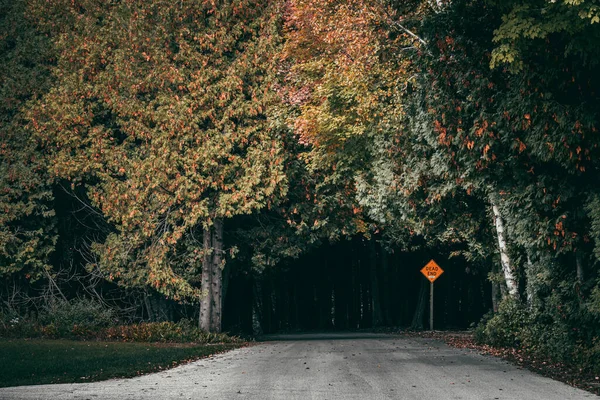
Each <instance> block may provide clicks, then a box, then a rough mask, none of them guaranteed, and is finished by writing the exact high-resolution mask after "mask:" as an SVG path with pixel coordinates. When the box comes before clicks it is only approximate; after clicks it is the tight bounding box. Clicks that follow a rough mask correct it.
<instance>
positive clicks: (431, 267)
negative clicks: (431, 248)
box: [421, 260, 444, 331]
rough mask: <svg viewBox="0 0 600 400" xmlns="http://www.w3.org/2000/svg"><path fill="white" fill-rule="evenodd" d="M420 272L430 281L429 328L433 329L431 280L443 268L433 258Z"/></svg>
mask: <svg viewBox="0 0 600 400" xmlns="http://www.w3.org/2000/svg"><path fill="white" fill-rule="evenodd" d="M421 273H422V274H423V275H425V278H427V279H428V280H429V282H431V285H430V290H429V330H430V331H432V330H433V282H434V281H435V280H436V279H437V278H439V277H440V275H442V274H443V273H444V270H443V269H442V268H441V267H440V266H439V265H437V263H436V262H435V261H433V260H431V261H429V262H428V263H427V264H426V265H425V266H424V267H423V268H421Z"/></svg>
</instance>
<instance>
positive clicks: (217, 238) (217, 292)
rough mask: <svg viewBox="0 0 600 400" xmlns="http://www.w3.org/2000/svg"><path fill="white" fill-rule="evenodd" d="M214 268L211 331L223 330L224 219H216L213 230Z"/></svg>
mask: <svg viewBox="0 0 600 400" xmlns="http://www.w3.org/2000/svg"><path fill="white" fill-rule="evenodd" d="M212 245H213V249H212V250H213V251H212V269H211V271H210V272H211V285H210V288H211V292H210V300H211V306H212V313H211V319H210V331H211V332H221V320H222V312H223V290H222V289H223V220H222V219H216V220H215V223H214V229H213V232H212Z"/></svg>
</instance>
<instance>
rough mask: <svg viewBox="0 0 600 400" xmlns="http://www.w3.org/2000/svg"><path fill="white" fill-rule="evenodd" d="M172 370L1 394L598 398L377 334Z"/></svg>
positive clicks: (234, 354)
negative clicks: (134, 376) (129, 377)
mask: <svg viewBox="0 0 600 400" xmlns="http://www.w3.org/2000/svg"><path fill="white" fill-rule="evenodd" d="M267 339H277V340H276V341H275V340H273V341H266V342H262V343H259V344H256V345H253V346H250V347H247V348H243V349H237V350H233V351H231V352H229V353H226V354H221V355H217V356H215V357H211V358H207V359H204V360H201V361H198V362H194V363H191V364H188V365H184V366H181V367H178V368H175V369H172V370H169V371H164V372H160V373H156V374H150V375H146V376H142V377H138V378H133V379H126V380H124V379H121V380H111V381H105V382H96V383H80V384H60V385H42V386H24V387H17V388H4V389H0V399H3V400H5V399H6V400H12V399H52V400H60V399H80V400H85V399H90V400H93V399H94V400H95V399H115V400H116V399H119V400H120V399H194V400H196V399H215V400H220V399H235V400H248V399H252V400H267V399H285V400H296V399H297V400H307V399H313V400H334V399H340V400H341V399H343V400H347V399H365V400H379V399H402V400H412V399H414V400H438V399H439V400H446V399H464V400H470V399H473V400H475V399H476V400H484V399H498V400H500V399H502V400H507V399H523V400H538V399H539V400H566V399H589V398H597V397H596V396H594V395H593V394H590V393H587V392H584V391H581V390H578V389H574V388H572V387H569V386H567V385H565V384H563V383H560V382H556V381H552V380H550V379H547V378H543V377H541V376H538V375H535V374H533V373H531V372H528V371H525V370H521V369H519V368H517V367H515V366H512V365H509V364H508V363H506V362H504V361H501V360H498V359H496V358H493V357H489V356H482V355H479V354H477V353H476V352H473V351H471V350H459V349H453V348H449V347H448V346H446V345H445V344H443V343H441V342H439V341H436V340H432V339H422V338H405V337H395V336H389V335H377V334H331V335H296V336H278V337H271V338H267Z"/></svg>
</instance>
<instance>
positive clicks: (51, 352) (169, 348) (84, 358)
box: [0, 339, 243, 387]
mask: <svg viewBox="0 0 600 400" xmlns="http://www.w3.org/2000/svg"><path fill="white" fill-rule="evenodd" d="M242 345H243V344H241V343H226V344H202V345H198V344H182V343H122V342H96V341H93V342H92V341H90V342H82V341H73V340H44V339H0V387H8V386H21V385H39V384H47V383H73V382H92V381H100V380H105V379H110V378H121V377H133V376H137V375H141V374H144V373H148V372H154V371H160V370H162V369H166V368H172V367H174V366H176V365H179V364H182V363H186V362H189V361H194V360H197V359H199V358H202V357H206V356H209V355H212V354H215V353H219V352H223V351H226V350H230V349H234V348H237V347H241V346H242Z"/></svg>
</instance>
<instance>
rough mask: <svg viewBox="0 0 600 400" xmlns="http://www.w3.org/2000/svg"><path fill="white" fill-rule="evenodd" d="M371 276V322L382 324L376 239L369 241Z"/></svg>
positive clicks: (374, 324)
mask: <svg viewBox="0 0 600 400" xmlns="http://www.w3.org/2000/svg"><path fill="white" fill-rule="evenodd" d="M369 259H370V264H371V265H369V276H370V278H371V324H372V326H373V327H377V326H380V325H381V320H382V317H381V315H382V313H381V299H380V293H379V278H378V276H377V247H376V243H375V240H374V239H371V240H370V241H369Z"/></svg>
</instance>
